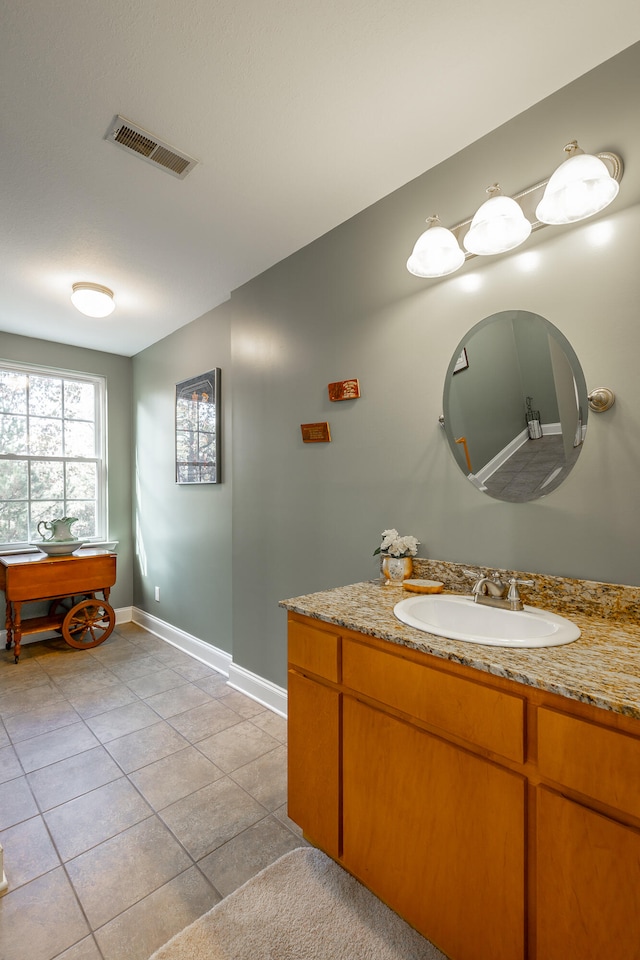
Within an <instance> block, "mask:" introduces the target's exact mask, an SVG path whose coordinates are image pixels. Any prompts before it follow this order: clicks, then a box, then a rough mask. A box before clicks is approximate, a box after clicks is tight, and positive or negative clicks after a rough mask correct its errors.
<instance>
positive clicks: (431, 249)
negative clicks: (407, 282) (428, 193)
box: [407, 214, 464, 277]
mask: <svg viewBox="0 0 640 960" xmlns="http://www.w3.org/2000/svg"><path fill="white" fill-rule="evenodd" d="M427 223H428V224H429V226H428V227H427V229H426V230H425V232H424V233H423V234H421V235H420V236H419V237H418V239H417V240H416V244H415V246H414V248H413V253H412V254H411V256H410V257H409V259H408V260H407V270H408V271H409V273H412V274H413V275H414V276H416V277H446V276H447V274H448V273H453V272H454V271H455V270H457V269H458V267H461V266H462V264H463V263H464V253H463V252H462V250H461V249H460V247H459V246H458V241H457V240H456V238H455V237H454V235H453V234H452V233H451V230H447V228H446V227H443V226H442V224H441V223H440V218H439V217H438V215H437V214H434V215H433V216H432V217H428V219H427Z"/></svg>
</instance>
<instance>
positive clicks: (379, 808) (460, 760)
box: [343, 696, 525, 960]
mask: <svg viewBox="0 0 640 960" xmlns="http://www.w3.org/2000/svg"><path fill="white" fill-rule="evenodd" d="M343 736H344V741H343V777H344V779H343V863H344V864H345V866H346V867H347V869H348V870H350V871H352V872H353V873H354V874H355V875H356V876H357V877H359V878H360V879H361V880H362V882H363V883H365V884H366V885H367V886H368V887H370V889H372V890H373V891H374V893H376V894H377V895H378V896H379V897H380V898H381V899H382V900H384V901H385V902H386V903H388V904H389V906H391V907H392V908H393V909H394V910H396V911H397V912H398V913H399V914H401V916H403V917H404V918H405V919H406V920H407V921H408V922H409V923H411V924H412V925H413V926H414V927H416V928H417V929H418V930H419V931H420V932H421V933H423V934H424V935H425V936H426V937H428V938H429V939H430V940H431V941H433V942H434V943H435V944H436V945H437V946H438V947H439V948H440V949H441V950H443V951H444V952H445V953H446V954H447V956H449V957H451V958H452V960H479V958H482V960H489V958H491V960H522V958H523V957H524V941H525V933H524V902H525V890H524V883H525V863H524V847H525V841H524V832H525V827H524V824H525V819H524V818H525V781H524V779H523V778H522V777H521V776H519V775H517V774H514V773H512V772H510V771H506V770H503V769H501V768H500V767H498V766H496V765H495V764H493V763H490V762H489V761H486V760H484V759H481V758H479V757H476V756H473V755H472V754H470V753H467V752H466V751H464V750H461V749H459V748H458V747H455V746H453V745H451V744H448V743H446V742H445V741H443V740H440V739H439V738H437V737H434V736H432V735H431V734H428V733H425V732H424V731H422V730H419V729H417V728H416V727H413V726H410V725H409V724H407V723H404V722H403V721H401V720H398V719H396V718H394V717H391V716H389V715H387V714H384V713H382V712H380V711H378V710H374V709H373V708H371V707H369V706H367V705H365V704H362V703H360V702H359V701H357V700H354V699H352V698H351V697H348V696H345V697H344V703H343Z"/></svg>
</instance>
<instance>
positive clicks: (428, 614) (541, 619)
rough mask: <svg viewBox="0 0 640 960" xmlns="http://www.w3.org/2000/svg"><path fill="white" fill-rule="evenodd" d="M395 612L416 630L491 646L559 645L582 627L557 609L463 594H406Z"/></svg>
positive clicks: (573, 636)
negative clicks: (502, 604)
mask: <svg viewBox="0 0 640 960" xmlns="http://www.w3.org/2000/svg"><path fill="white" fill-rule="evenodd" d="M393 612H394V614H395V616H396V617H397V618H398V620H401V621H402V623H406V624H407V626H409V627H415V628H416V629H417V630H424V631H425V632H426V633H433V634H435V635H436V636H437V637H448V638H449V639H450V640H465V641H466V642H467V643H481V644H484V645H488V646H492V647H557V646H560V645H561V644H563V643H571V642H572V641H573V640H577V639H578V637H579V636H580V629H579V627H577V626H576V625H575V623H572V622H571V620H566V619H565V618H564V617H560V616H558V614H557V613H551V612H550V611H548V610H537V609H536V608H535V607H528V606H525V608H524V610H503V609H500V608H498V607H489V606H486V605H484V604H481V603H475V602H474V600H473V597H467V596H463V595H459V596H458V595H457V596H452V595H450V594H430V595H426V596H424V595H422V596H414V597H407V598H406V600H401V601H400V602H399V603H396V605H395V607H394V608H393Z"/></svg>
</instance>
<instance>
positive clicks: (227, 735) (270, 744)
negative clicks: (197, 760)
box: [198, 720, 279, 773]
mask: <svg viewBox="0 0 640 960" xmlns="http://www.w3.org/2000/svg"><path fill="white" fill-rule="evenodd" d="M277 746H279V742H278V740H274V738H273V737H270V736H269V734H268V733H265V731H264V730H261V729H260V727H256V725H255V724H253V723H251V722H250V721H249V720H245V721H243V722H241V723H237V724H236V725H235V726H233V727H229V728H228V729H226V730H222V731H221V732H220V733H216V734H214V736H212V737H207V738H206V739H205V740H199V741H198V750H200V751H201V752H202V753H204V755H205V756H206V757H208V758H209V759H210V760H213V762H214V763H215V764H216V765H217V766H219V767H220V768H221V769H222V770H224V771H225V773H231V771H232V770H237V768H238V767H242V766H244V765H245V763H249V762H250V761H251V760H255V759H257V757H261V756H262V755H263V754H264V753H268V752H269V751H270V750H274V749H275V748H276V747H277Z"/></svg>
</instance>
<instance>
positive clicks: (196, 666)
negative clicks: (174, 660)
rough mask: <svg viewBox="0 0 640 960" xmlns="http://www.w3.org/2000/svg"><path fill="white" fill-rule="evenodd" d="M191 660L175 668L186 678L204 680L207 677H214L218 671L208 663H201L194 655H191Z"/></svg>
mask: <svg viewBox="0 0 640 960" xmlns="http://www.w3.org/2000/svg"><path fill="white" fill-rule="evenodd" d="M189 661H190V662H189V663H183V664H179V665H178V666H176V667H175V668H174V669H175V670H177V671H178V673H180V674H182V676H183V677H184V678H185V679H186V680H192V681H193V680H202V679H204V678H205V677H213V676H214V675H215V673H216V671H215V670H214V669H213V667H208V666H207V664H206V663H201V662H200V661H199V660H195V659H194V658H193V657H189Z"/></svg>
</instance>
